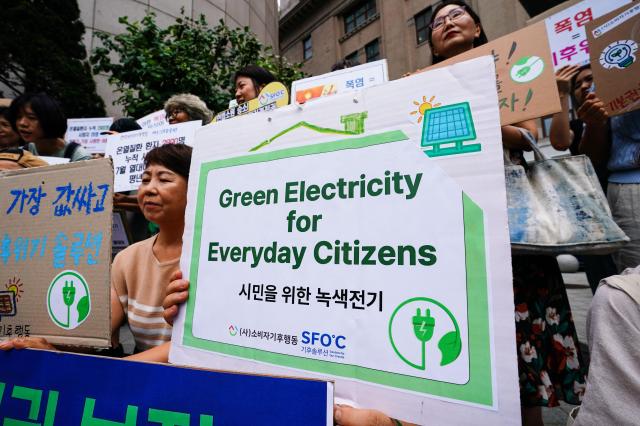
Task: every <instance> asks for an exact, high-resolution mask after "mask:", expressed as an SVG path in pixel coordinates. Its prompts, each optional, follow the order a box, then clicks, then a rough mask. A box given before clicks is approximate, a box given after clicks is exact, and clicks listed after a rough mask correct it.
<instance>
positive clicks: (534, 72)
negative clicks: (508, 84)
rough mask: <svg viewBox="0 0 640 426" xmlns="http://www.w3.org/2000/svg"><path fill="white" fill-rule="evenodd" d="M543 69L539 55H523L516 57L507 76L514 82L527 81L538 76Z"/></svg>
mask: <svg viewBox="0 0 640 426" xmlns="http://www.w3.org/2000/svg"><path fill="white" fill-rule="evenodd" d="M542 71H544V61H543V60H542V58H540V57H539V56H523V57H522V58H520V59H518V61H516V63H515V64H513V66H512V67H511V70H510V71H509V76H510V77H511V79H512V80H513V81H515V82H516V83H528V82H530V81H533V80H535V79H536V78H538V77H540V74H542Z"/></svg>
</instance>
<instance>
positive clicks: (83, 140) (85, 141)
mask: <svg viewBox="0 0 640 426" xmlns="http://www.w3.org/2000/svg"><path fill="white" fill-rule="evenodd" d="M112 123H113V117H101V118H69V119H67V133H66V134H65V136H64V138H65V140H66V141H67V142H75V143H79V144H80V145H82V147H83V148H84V149H86V150H87V152H89V153H90V154H103V153H104V150H105V147H106V145H107V135H103V134H101V133H103V132H106V131H107V130H109V127H111V124H112Z"/></svg>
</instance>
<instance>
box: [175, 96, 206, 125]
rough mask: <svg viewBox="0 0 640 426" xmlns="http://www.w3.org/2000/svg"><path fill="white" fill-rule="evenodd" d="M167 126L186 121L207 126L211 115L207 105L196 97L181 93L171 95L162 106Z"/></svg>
mask: <svg viewBox="0 0 640 426" xmlns="http://www.w3.org/2000/svg"><path fill="white" fill-rule="evenodd" d="M164 112H165V113H166V114H167V121H168V122H169V124H177V123H184V122H186V121H194V120H201V121H202V125H203V126H204V125H205V124H209V123H210V122H211V119H212V118H213V114H212V113H211V111H210V110H209V108H207V104H205V103H204V101H203V100H202V99H200V98H199V97H197V96H196V95H191V94H189V93H181V94H179V95H173V96H172V97H170V98H169V100H167V102H166V103H165V104H164Z"/></svg>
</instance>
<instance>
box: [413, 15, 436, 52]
mask: <svg viewBox="0 0 640 426" xmlns="http://www.w3.org/2000/svg"><path fill="white" fill-rule="evenodd" d="M432 15H433V6H427V7H426V8H424V9H422V10H421V11H420V12H418V13H417V14H415V15H414V17H413V23H414V25H415V27H416V43H417V44H418V45H420V44H422V43H425V42H426V41H427V40H428V37H427V33H428V31H427V29H428V28H429V21H430V20H431V16H432ZM418 19H424V22H423V24H422V25H421V26H420V27H418ZM423 31H424V39H423V40H422V41H420V33H421V32H423Z"/></svg>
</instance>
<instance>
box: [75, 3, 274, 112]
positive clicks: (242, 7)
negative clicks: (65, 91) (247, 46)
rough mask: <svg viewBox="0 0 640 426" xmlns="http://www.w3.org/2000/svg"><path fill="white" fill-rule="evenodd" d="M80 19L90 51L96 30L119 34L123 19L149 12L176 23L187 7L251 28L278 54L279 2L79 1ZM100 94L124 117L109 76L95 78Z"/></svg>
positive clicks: (109, 108) (164, 21)
mask: <svg viewBox="0 0 640 426" xmlns="http://www.w3.org/2000/svg"><path fill="white" fill-rule="evenodd" d="M78 5H79V7H80V17H81V19H82V22H83V23H84V25H85V27H86V33H85V37H84V43H85V45H86V46H87V51H88V52H91V50H93V48H95V47H97V46H98V43H100V40H99V39H98V38H97V37H95V35H94V32H95V31H96V30H98V31H103V32H107V33H111V34H118V33H120V32H122V31H123V30H124V26H123V25H121V24H119V23H118V18H119V17H120V16H128V17H129V21H135V20H140V19H142V18H143V17H144V16H145V14H146V13H147V11H153V12H154V13H155V14H156V20H157V22H158V23H159V24H160V25H161V26H168V25H170V24H172V23H173V22H175V18H176V17H178V16H179V15H180V9H181V8H184V11H185V14H186V15H187V16H190V17H192V18H196V17H198V16H199V15H200V14H204V15H205V17H206V19H207V22H208V23H209V24H211V25H215V24H217V23H218V21H219V20H220V19H222V20H224V22H225V23H226V24H227V25H229V26H230V27H232V28H236V27H244V26H248V27H249V28H251V30H252V31H253V32H254V33H255V34H256V36H257V37H258V39H259V40H260V41H261V42H262V43H263V44H265V45H268V46H273V47H274V49H275V50H276V51H278V2H277V0H78ZM95 80H96V85H97V86H98V94H99V95H100V96H101V97H102V99H104V102H105V104H106V108H107V113H108V114H109V115H114V116H116V117H118V116H120V115H122V111H121V108H120V107H119V106H114V105H113V104H112V103H113V101H114V100H115V99H117V97H118V95H117V93H114V91H113V88H112V87H111V86H110V85H109V83H108V82H107V77H106V76H104V75H97V76H96V77H95Z"/></svg>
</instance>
